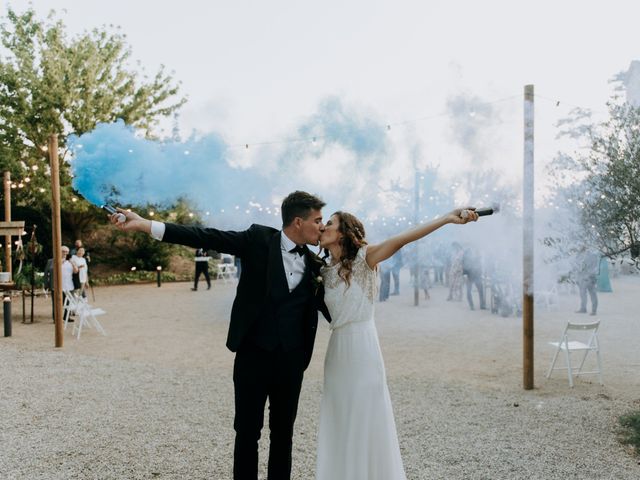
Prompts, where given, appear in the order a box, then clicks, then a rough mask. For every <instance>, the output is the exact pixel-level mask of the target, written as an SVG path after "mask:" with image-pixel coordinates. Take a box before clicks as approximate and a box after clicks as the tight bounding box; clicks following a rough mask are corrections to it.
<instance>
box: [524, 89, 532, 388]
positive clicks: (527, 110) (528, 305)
mask: <svg viewBox="0 0 640 480" xmlns="http://www.w3.org/2000/svg"><path fill="white" fill-rule="evenodd" d="M533 100H534V97H533V85H525V87H524V171H523V178H522V247H523V248H522V259H523V264H522V267H523V269H522V294H523V298H522V335H523V349H522V353H523V369H522V373H523V382H522V383H523V387H524V389H525V390H531V389H533V232H534V224H533V218H534V204H533V200H534V199H533V193H534V190H533V177H534V170H533V158H534V157H533V123H534V110H533Z"/></svg>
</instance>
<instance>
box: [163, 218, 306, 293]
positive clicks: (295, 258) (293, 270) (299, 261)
mask: <svg viewBox="0 0 640 480" xmlns="http://www.w3.org/2000/svg"><path fill="white" fill-rule="evenodd" d="M164 231H165V226H164V223H162V222H156V221H155V220H151V236H152V237H153V238H155V239H156V240H162V237H164ZM295 246H296V243H295V242H294V241H293V240H291V239H290V238H289V237H287V236H286V235H285V233H284V232H280V252H281V253H282V264H283V266H284V273H285V276H286V277H287V285H288V286H289V292H291V291H293V289H294V288H296V287H297V286H298V284H299V283H300V281H301V280H302V277H303V276H304V266H305V263H304V262H305V260H304V255H302V256H301V255H299V254H298V253H297V252H293V253H291V252H290V251H289V250H291V249H293V248H295Z"/></svg>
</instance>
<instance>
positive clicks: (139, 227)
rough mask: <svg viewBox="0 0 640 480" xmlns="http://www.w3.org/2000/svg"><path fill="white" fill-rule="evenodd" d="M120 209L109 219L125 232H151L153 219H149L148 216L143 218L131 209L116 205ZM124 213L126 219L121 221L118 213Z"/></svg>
mask: <svg viewBox="0 0 640 480" xmlns="http://www.w3.org/2000/svg"><path fill="white" fill-rule="evenodd" d="M116 209H117V210H118V212H117V213H114V214H113V215H110V216H109V221H110V222H111V223H112V224H113V225H115V226H116V227H118V228H119V229H120V230H122V231H125V232H144V233H149V234H150V233H151V220H147V219H146V218H142V217H141V216H140V215H138V214H137V213H135V212H131V211H129V210H124V209H122V208H119V207H116ZM119 214H122V215H124V216H125V218H126V221H124V222H119V221H118V215H119Z"/></svg>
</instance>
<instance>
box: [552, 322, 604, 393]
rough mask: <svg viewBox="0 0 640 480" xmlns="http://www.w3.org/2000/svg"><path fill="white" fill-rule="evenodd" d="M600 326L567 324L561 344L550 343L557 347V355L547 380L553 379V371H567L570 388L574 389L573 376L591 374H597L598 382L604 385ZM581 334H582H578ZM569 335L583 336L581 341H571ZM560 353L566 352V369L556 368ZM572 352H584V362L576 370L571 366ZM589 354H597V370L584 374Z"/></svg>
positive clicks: (593, 324) (593, 323)
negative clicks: (583, 368)
mask: <svg viewBox="0 0 640 480" xmlns="http://www.w3.org/2000/svg"><path fill="white" fill-rule="evenodd" d="M599 326H600V322H592V323H571V322H567V326H566V327H565V329H564V332H562V337H561V338H560V341H559V342H549V344H550V345H553V346H554V347H556V353H555V354H554V355H553V361H552V362H551V366H550V367H549V371H548V372H547V378H549V377H551V372H553V370H567V374H568V376H569V386H570V387H573V376H574V375H576V376H577V375H589V374H597V375H598V380H599V381H600V385H602V384H603V383H602V362H601V358H600V344H599V343H598V335H597V334H598V327H599ZM576 332H580V333H576ZM569 335H572V338H573V335H576V336H582V337H584V338H581V340H585V341H578V340H570V339H569ZM560 351H563V352H564V357H565V361H566V363H567V366H566V367H556V366H555V365H556V360H557V359H558V354H559V353H560ZM572 352H584V354H583V355H582V360H581V361H580V366H579V367H578V369H577V370H576V369H575V367H573V366H572V364H571V353H572ZM589 352H596V361H597V366H598V368H597V370H592V371H589V372H583V371H582V367H583V366H584V362H585V360H586V358H587V354H588V353H589Z"/></svg>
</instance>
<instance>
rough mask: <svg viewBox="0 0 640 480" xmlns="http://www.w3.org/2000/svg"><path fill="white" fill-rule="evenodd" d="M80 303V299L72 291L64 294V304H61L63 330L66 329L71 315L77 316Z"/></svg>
mask: <svg viewBox="0 0 640 480" xmlns="http://www.w3.org/2000/svg"><path fill="white" fill-rule="evenodd" d="M80 301H81V297H80V296H79V295H76V294H75V293H74V292H73V291H71V290H68V291H65V292H64V303H63V304H62V311H63V312H64V318H63V320H64V329H65V330H66V328H67V323H69V317H70V316H71V314H74V315H75V314H77V311H78V305H79V302H80Z"/></svg>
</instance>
